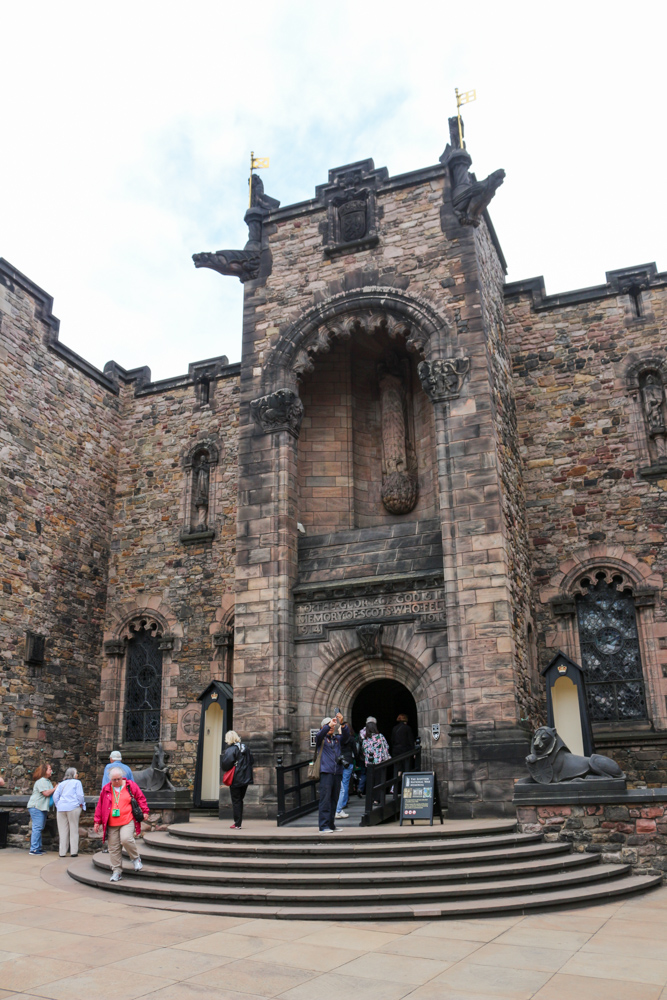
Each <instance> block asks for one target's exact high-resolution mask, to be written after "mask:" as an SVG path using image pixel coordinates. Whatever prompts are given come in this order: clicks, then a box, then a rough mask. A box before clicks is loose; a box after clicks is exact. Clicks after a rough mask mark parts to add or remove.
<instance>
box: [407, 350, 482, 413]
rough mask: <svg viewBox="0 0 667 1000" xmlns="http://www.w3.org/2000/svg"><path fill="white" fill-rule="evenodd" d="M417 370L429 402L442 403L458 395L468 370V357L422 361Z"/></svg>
mask: <svg viewBox="0 0 667 1000" xmlns="http://www.w3.org/2000/svg"><path fill="white" fill-rule="evenodd" d="M417 371H418V372H419V378H420V380H421V384H422V388H423V389H424V392H425V393H426V395H427V396H428V397H429V399H430V400H431V402H432V403H443V402H445V401H446V400H448V399H456V398H457V397H458V396H459V395H460V392H461V387H462V386H463V382H464V379H465V377H466V375H467V374H468V372H469V371H470V358H444V359H442V360H440V361H422V362H420V364H419V366H418V368H417Z"/></svg>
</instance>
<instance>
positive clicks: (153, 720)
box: [125, 622, 162, 743]
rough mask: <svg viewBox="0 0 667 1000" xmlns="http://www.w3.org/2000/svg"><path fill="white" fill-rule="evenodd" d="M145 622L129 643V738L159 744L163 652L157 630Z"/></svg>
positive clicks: (135, 741)
mask: <svg viewBox="0 0 667 1000" xmlns="http://www.w3.org/2000/svg"><path fill="white" fill-rule="evenodd" d="M146 624H147V623H145V622H141V623H140V626H139V629H138V631H136V632H135V634H134V635H133V636H132V638H131V639H130V640H129V642H128V644H127V686H126V695H125V740H126V741H127V742H128V743H156V742H158V741H159V739H160V704H161V700H162V651H161V649H160V638H159V636H157V635H156V634H155V629H150V630H148V629H147V628H146Z"/></svg>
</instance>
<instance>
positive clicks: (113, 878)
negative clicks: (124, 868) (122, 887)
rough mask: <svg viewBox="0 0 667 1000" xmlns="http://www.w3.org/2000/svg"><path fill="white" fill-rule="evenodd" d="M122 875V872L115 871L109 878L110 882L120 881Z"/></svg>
mask: <svg viewBox="0 0 667 1000" xmlns="http://www.w3.org/2000/svg"><path fill="white" fill-rule="evenodd" d="M122 877H123V876H122V875H121V873H120V872H114V873H113V875H112V876H111V878H110V879H109V881H110V882H120V880H121V879H122Z"/></svg>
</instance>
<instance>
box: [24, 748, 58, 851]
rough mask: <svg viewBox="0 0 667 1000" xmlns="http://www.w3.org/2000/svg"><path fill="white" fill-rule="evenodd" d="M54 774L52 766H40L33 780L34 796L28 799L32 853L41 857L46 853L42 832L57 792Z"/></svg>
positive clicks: (36, 769)
mask: <svg viewBox="0 0 667 1000" xmlns="http://www.w3.org/2000/svg"><path fill="white" fill-rule="evenodd" d="M52 774H53V771H52V770H51V765H50V764H40V765H39V766H38V767H36V768H35V771H34V773H33V776H32V780H33V781H34V782H35V784H34V785H33V786H32V795H31V796H30V798H29V799H28V812H29V813H30V819H31V820H32V830H31V831H30V853H31V854H36V855H40V854H43V853H44V848H43V847H42V831H43V830H44V827H45V826H46V817H47V815H48V812H49V806H50V805H51V796H52V795H53V793H54V792H55V790H56V788H57V787H58V786H57V785H54V784H53V783H52V782H51V780H50V778H51V775H52Z"/></svg>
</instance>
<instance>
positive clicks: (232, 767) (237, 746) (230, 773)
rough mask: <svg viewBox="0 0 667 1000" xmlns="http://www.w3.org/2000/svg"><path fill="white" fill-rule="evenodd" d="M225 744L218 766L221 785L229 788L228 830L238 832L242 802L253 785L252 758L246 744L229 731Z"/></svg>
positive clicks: (241, 817)
mask: <svg viewBox="0 0 667 1000" xmlns="http://www.w3.org/2000/svg"><path fill="white" fill-rule="evenodd" d="M225 743H226V744H227V749H226V750H225V752H224V753H223V755H222V760H221V762H220V765H221V767H222V772H223V773H222V783H223V785H227V786H228V788H229V794H230V795H231V797H232V813H233V816H234V822H233V823H232V825H231V826H230V828H229V829H230V830H240V829H241V824H242V823H243V800H244V798H245V793H246V792H247V791H248V785H252V784H253V777H252V765H253V763H254V761H253V756H252V754H251V753H250V749H249V747H248V746H247V744H246V743H242V742H241V737H240V736H239V734H238V733H235V732H234V730H233V729H230V730H229V732H228V733H225Z"/></svg>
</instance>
